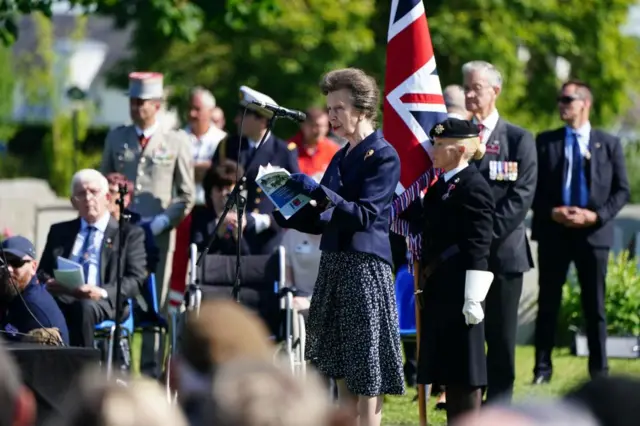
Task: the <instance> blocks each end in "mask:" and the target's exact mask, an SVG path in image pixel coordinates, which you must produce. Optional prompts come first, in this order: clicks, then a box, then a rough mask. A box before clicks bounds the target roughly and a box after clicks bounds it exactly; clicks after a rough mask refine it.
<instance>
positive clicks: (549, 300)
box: [533, 239, 609, 378]
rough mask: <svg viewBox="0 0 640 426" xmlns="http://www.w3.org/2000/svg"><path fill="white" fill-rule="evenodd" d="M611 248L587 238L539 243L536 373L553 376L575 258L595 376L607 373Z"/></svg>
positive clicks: (590, 360)
mask: <svg viewBox="0 0 640 426" xmlns="http://www.w3.org/2000/svg"><path fill="white" fill-rule="evenodd" d="M608 257H609V248H597V247H592V246H590V245H588V244H587V243H586V242H585V241H584V240H583V239H580V240H568V241H567V240H565V241H548V242H547V241H542V242H539V244H538V271H539V286H540V294H539V296H538V317H537V319H536V333H535V345H536V360H535V367H534V370H533V372H534V374H535V375H536V376H545V377H547V378H550V377H551V374H552V372H553V366H552V363H551V352H552V350H553V347H554V344H555V335H556V327H557V321H558V313H559V311H560V304H561V302H562V286H563V285H564V283H565V281H566V278H567V272H568V270H569V265H570V264H571V262H572V261H573V262H574V264H575V266H576V270H577V272H578V281H579V283H580V292H581V303H582V312H583V317H584V319H585V325H586V332H587V341H588V347H589V373H590V375H591V377H595V376H598V375H602V374H605V375H606V374H607V373H608V370H609V367H608V364H607V350H606V340H607V323H606V315H605V305H604V298H605V279H606V276H607V261H608Z"/></svg>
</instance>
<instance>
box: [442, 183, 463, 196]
mask: <svg viewBox="0 0 640 426" xmlns="http://www.w3.org/2000/svg"><path fill="white" fill-rule="evenodd" d="M458 180H459V179H455V180H454V181H453V183H450V184H449V187H448V188H447V193H446V194H444V195H443V196H442V199H443V200H446V199H447V198H449V197H450V196H451V191H453V190H454V189H456V185H455V184H456V183H458Z"/></svg>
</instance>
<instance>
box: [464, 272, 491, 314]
mask: <svg viewBox="0 0 640 426" xmlns="http://www.w3.org/2000/svg"><path fill="white" fill-rule="evenodd" d="M492 281H493V274H492V273H491V272H489V271H475V270H470V271H467V274H466V277H465V282H464V306H463V307H462V315H464V319H465V322H466V323H467V325H476V324H480V323H481V322H482V320H483V319H484V311H483V310H482V305H481V303H482V302H483V301H484V299H485V297H487V293H488V292H489V288H490V287H491V282H492Z"/></svg>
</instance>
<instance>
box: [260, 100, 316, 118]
mask: <svg viewBox="0 0 640 426" xmlns="http://www.w3.org/2000/svg"><path fill="white" fill-rule="evenodd" d="M251 103H252V104H253V105H258V106H259V107H261V108H264V109H268V110H269V111H271V112H273V113H274V115H275V116H276V117H284V118H288V119H289V120H293V121H298V122H301V121H304V120H306V119H307V114H305V113H304V112H302V111H296V110H294V109H288V108H284V107H281V106H277V105H272V104H268V103H266V102H260V101H251Z"/></svg>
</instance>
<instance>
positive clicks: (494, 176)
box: [489, 161, 518, 182]
mask: <svg viewBox="0 0 640 426" xmlns="http://www.w3.org/2000/svg"><path fill="white" fill-rule="evenodd" d="M489 179H491V180H506V181H511V182H515V181H516V179H518V162H516V161H489Z"/></svg>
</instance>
